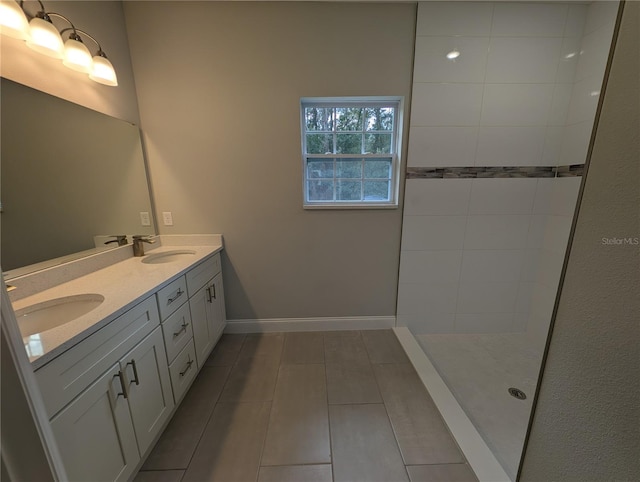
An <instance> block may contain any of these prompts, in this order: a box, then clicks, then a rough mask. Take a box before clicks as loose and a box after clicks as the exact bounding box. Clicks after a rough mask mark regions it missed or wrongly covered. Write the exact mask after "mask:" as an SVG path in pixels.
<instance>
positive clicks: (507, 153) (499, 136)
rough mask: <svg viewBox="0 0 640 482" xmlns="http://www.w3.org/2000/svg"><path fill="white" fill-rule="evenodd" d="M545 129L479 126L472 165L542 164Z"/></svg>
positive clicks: (538, 127) (540, 127)
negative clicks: (473, 163) (476, 147)
mask: <svg viewBox="0 0 640 482" xmlns="http://www.w3.org/2000/svg"><path fill="white" fill-rule="evenodd" d="M545 134H546V127H545V126H525V127H523V126H500V127H486V126H483V127H480V129H479V131H478V149H477V152H476V159H475V163H476V166H507V165H513V166H538V165H541V164H542V153H543V149H544V141H545Z"/></svg>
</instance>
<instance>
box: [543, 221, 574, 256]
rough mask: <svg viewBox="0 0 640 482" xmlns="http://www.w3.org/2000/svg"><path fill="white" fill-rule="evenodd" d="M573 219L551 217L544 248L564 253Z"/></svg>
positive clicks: (548, 222) (546, 228) (545, 235)
mask: <svg viewBox="0 0 640 482" xmlns="http://www.w3.org/2000/svg"><path fill="white" fill-rule="evenodd" d="M571 221H572V219H571V217H569V216H549V217H548V218H547V223H546V226H545V231H544V240H543V242H542V247H543V248H544V249H546V250H549V251H553V252H556V253H564V251H565V249H566V246H567V242H568V241H569V233H570V231H571Z"/></svg>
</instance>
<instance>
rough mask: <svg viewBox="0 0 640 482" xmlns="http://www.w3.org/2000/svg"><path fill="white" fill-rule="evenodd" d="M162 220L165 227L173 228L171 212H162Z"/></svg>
mask: <svg viewBox="0 0 640 482" xmlns="http://www.w3.org/2000/svg"><path fill="white" fill-rule="evenodd" d="M162 219H163V221H164V225H165V226H173V216H172V214H171V211H164V212H163V213H162Z"/></svg>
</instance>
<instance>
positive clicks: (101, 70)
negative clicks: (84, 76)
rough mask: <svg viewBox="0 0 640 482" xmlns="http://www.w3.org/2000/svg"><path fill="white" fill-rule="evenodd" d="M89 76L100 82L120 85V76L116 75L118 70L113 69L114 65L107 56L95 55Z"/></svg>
mask: <svg viewBox="0 0 640 482" xmlns="http://www.w3.org/2000/svg"><path fill="white" fill-rule="evenodd" d="M89 78H90V79H91V80H94V81H96V82H98V83H100V84H104V85H110V86H112V87H113V86H116V85H118V78H117V77H116V71H115V70H114V69H113V65H111V62H109V59H107V58H106V57H101V56H100V55H96V56H95V57H93V68H92V69H91V73H90V74H89Z"/></svg>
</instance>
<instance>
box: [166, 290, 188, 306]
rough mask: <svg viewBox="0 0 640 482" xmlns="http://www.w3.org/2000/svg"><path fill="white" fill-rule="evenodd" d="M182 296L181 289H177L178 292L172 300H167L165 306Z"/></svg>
mask: <svg viewBox="0 0 640 482" xmlns="http://www.w3.org/2000/svg"><path fill="white" fill-rule="evenodd" d="M183 294H184V291H182V288H178V292H177V293H176V295H175V296H174V297H173V298H169V299H168V300H167V304H168V305H170V304H171V303H173V302H174V301H175V300H177V299H178V298H180V297H181V296H182V295H183Z"/></svg>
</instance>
